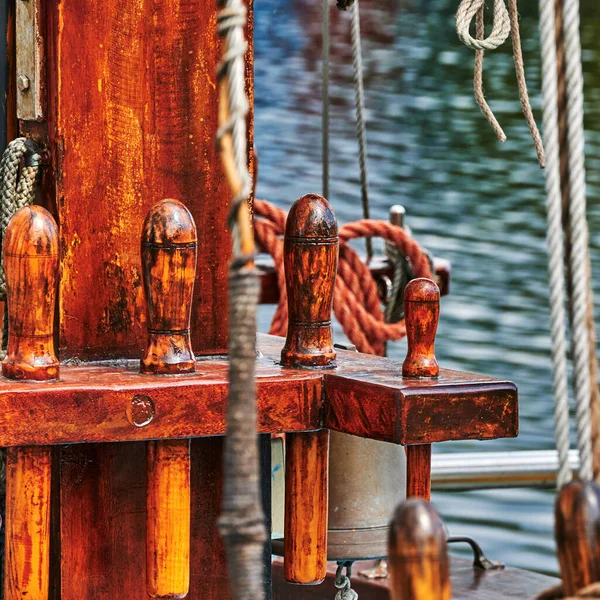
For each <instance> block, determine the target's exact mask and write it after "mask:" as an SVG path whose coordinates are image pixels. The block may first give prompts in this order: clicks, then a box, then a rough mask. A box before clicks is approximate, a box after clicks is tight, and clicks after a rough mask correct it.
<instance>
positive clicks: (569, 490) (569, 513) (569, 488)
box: [554, 479, 600, 597]
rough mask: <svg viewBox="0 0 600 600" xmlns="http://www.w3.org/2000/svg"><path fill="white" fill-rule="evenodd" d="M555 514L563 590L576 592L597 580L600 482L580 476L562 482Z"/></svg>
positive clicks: (599, 568)
mask: <svg viewBox="0 0 600 600" xmlns="http://www.w3.org/2000/svg"><path fill="white" fill-rule="evenodd" d="M554 518H555V526H554V532H555V537H556V544H557V547H558V561H559V563H560V573H561V575H562V580H563V588H564V594H565V597H566V596H576V595H577V592H578V591H579V590H580V589H582V588H583V587H585V586H587V585H590V584H591V583H595V582H596V581H600V486H598V484H596V483H594V482H592V481H581V480H579V479H576V480H574V481H571V482H570V483H568V484H567V485H565V486H564V487H563V488H562V490H561V491H560V493H559V494H558V497H557V499H556V504H555V506H554Z"/></svg>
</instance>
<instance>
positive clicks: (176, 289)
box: [140, 199, 198, 375]
mask: <svg viewBox="0 0 600 600" xmlns="http://www.w3.org/2000/svg"><path fill="white" fill-rule="evenodd" d="M197 249H198V243H197V233H196V225H195V224H194V219H193V218H192V215H191V214H190V212H189V211H188V210H187V208H186V207H185V206H184V205H183V204H182V203H181V202H179V201H178V200H171V199H167V200H161V201H160V202H158V203H157V204H155V205H154V206H153V207H152V208H151V209H150V212H149V213H148V215H147V216H146V220H145V221H144V227H143V230H142V275H143V280H144V291H145V295H146V300H147V304H148V309H147V319H148V321H147V322H148V343H147V344H146V349H145V351H144V356H143V358H142V360H141V363H140V370H141V372H142V373H154V374H163V375H176V374H179V373H193V372H194V371H195V370H196V360H195V358H194V353H193V351H192V344H191V339H190V316H191V312H192V294H193V291H194V279H195V274H196V259H197Z"/></svg>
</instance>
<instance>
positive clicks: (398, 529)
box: [388, 499, 452, 600]
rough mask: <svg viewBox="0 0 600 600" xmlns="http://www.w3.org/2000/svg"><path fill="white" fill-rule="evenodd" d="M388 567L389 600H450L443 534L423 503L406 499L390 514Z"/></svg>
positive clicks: (436, 516) (438, 523)
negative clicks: (392, 514)
mask: <svg viewBox="0 0 600 600" xmlns="http://www.w3.org/2000/svg"><path fill="white" fill-rule="evenodd" d="M388 566H389V574H390V593H391V600H432V599H433V598H435V599H436V600H450V598H451V596H452V592H451V586H450V563H449V561H448V549H447V544H446V532H445V530H444V525H443V524H442V521H441V520H440V518H439V517H438V515H437V513H436V512H435V511H434V510H433V508H431V506H430V505H429V504H428V503H427V502H425V501H424V500H420V499H412V500H406V501H404V502H402V503H401V504H400V505H399V506H398V508H397V509H396V511H395V512H394V517H393V519H392V522H391V524H390V534H389V540H388Z"/></svg>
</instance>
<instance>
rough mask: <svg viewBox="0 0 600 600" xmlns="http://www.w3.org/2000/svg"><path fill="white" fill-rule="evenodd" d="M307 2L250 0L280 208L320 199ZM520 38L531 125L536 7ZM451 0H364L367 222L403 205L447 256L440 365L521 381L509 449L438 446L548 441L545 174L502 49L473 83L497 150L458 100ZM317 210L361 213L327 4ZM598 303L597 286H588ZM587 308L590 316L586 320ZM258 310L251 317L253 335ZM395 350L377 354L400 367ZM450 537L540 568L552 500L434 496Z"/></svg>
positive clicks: (348, 91)
mask: <svg viewBox="0 0 600 600" xmlns="http://www.w3.org/2000/svg"><path fill="white" fill-rule="evenodd" d="M319 4H320V3H319V2H314V1H310V2H309V1H307V0H305V1H298V2H290V3H287V2H280V1H278V0H256V34H255V38H256V145H257V148H258V152H259V155H260V160H261V173H260V181H259V186H258V192H259V194H260V195H261V196H262V197H266V198H268V199H269V200H271V201H273V202H275V203H277V204H278V205H279V206H282V207H288V206H289V205H290V204H291V203H292V202H293V201H294V200H295V199H296V198H298V197H299V196H300V195H302V194H304V193H307V192H311V191H318V190H320V188H321V169H320V143H321V142H320V140H321V130H320V127H321V120H320V62H319V58H320V45H321V40H320V7H319ZM520 4H521V6H520V12H521V36H522V40H523V52H524V57H525V65H526V71H527V79H528V83H529V88H530V92H531V98H532V105H533V108H534V112H535V114H536V117H537V118H538V121H541V114H540V109H541V104H540V102H541V101H540V95H539V87H540V81H539V77H540V75H539V71H540V64H539V62H540V61H539V55H538V52H539V47H538V22H537V2H534V1H532V0H530V1H525V0H522V2H521V3H520ZM456 6H457V2H456V1H455V0H402V1H394V0H386V1H385V2H384V1H381V0H362V2H361V16H362V30H363V38H364V39H363V52H364V67H365V91H366V106H367V111H368V112H367V114H368V126H369V129H368V145H369V161H370V162H369V166H370V186H371V202H372V213H373V214H374V216H375V217H377V218H387V211H388V208H389V206H390V205H391V204H393V203H397V202H399V203H402V204H404V205H405V206H406V208H407V211H408V215H409V222H410V225H411V226H412V228H413V230H414V232H415V234H416V235H417V236H418V238H419V240H420V241H421V242H422V243H424V244H425V245H426V246H427V247H428V248H430V249H431V250H432V251H434V252H435V253H436V254H438V255H440V256H444V257H446V258H448V259H450V260H451V261H452V265H453V282H452V294H451V295H450V296H449V297H448V298H445V299H444V300H443V304H442V316H441V322H440V328H439V333H438V344H437V353H438V358H439V359H440V362H441V364H443V365H444V366H446V367H450V368H457V369H462V370H470V371H475V372H481V373H486V374H490V375H494V376H497V377H504V378H509V379H512V380H513V381H515V382H516V383H517V385H518V386H519V391H520V398H521V404H520V412H521V421H520V428H521V433H520V436H519V438H518V439H516V440H508V441H507V440H505V441H502V440H498V441H493V442H481V443H480V442H461V443H455V444H446V445H443V444H442V445H439V446H438V448H437V451H455V450H473V449H474V448H477V449H478V450H481V451H485V450H499V449H507V450H508V449H513V450H518V449H543V448H551V447H553V445H554V438H553V425H552V399H551V371H550V355H549V334H548V327H549V322H548V319H549V317H548V308H547V274H546V268H547V267H546V254H545V241H544V240H545V216H544V192H543V173H542V172H541V171H540V169H539V167H538V166H537V163H536V158H535V151H534V148H533V144H532V142H531V138H530V136H529V131H528V129H527V125H526V123H525V121H524V119H523V117H522V114H521V113H520V105H519V100H518V93H517V85H516V81H515V75H514V68H513V63H512V56H511V52H510V48H509V46H508V45H506V47H505V48H502V49H500V50H498V51H496V52H494V53H491V54H490V55H489V56H486V59H485V63H484V68H485V73H484V82H485V90H486V94H487V97H488V99H489V102H490V105H491V107H492V108H493V110H494V112H495V113H496V115H497V117H498V120H499V121H500V123H501V125H502V126H503V128H504V130H505V132H506V134H507V136H508V141H507V142H506V143H505V144H499V143H498V142H497V141H496V140H495V137H494V134H493V132H492V131H491V129H490V127H489V125H488V124H487V122H486V121H485V119H484V118H483V117H482V116H481V114H480V113H479V110H478V109H477V107H476V105H475V103H474V100H473V97H472V68H473V53H472V52H471V51H470V50H468V49H467V48H465V47H464V46H462V45H461V44H460V43H459V42H458V40H457V38H456V35H455V32H454V27H453V13H454V11H455V9H456ZM331 16H332V66H331V73H332V82H331V105H332V107H331V118H332V124H331V156H332V166H331V175H332V178H331V184H330V188H331V198H330V199H331V201H332V202H333V205H334V208H335V209H336V212H337V215H338V218H339V220H340V221H341V222H345V221H349V220H353V219H355V218H358V217H359V216H360V188H359V180H358V177H359V175H358V160H357V147H356V141H355V137H354V120H353V119H354V116H353V111H354V104H353V102H354V96H353V89H352V63H351V54H350V33H349V32H350V15H349V14H346V13H340V12H339V11H337V10H335V9H332V13H331ZM599 19H600V4H599V3H598V2H595V1H594V0H583V1H582V43H583V46H584V52H583V60H584V71H585V98H586V105H585V108H586V128H587V133H586V142H587V150H588V159H587V177H588V184H589V188H588V198H589V219H590V231H591V243H592V252H593V254H592V259H593V261H594V262H595V263H597V259H598V253H599V240H598V234H597V232H598V226H599V225H600V206H599V203H598V201H597V199H598V195H599V193H600V152H599V151H598V150H599V148H600V71H599V69H598V66H597V65H598V64H600V40H599V36H598V34H597V24H598V22H599ZM595 283H596V286H595V287H596V299H597V300H598V298H599V297H600V288H599V287H598V286H599V285H600V280H598V278H596V282H595ZM597 313H598V311H597ZM266 319H267V314H266V313H264V314H263V319H262V320H263V326H265V325H266ZM403 353H404V347H403V345H402V344H397V345H394V346H393V347H392V348H391V354H392V356H394V357H395V358H402V357H403ZM434 501H435V503H436V504H437V506H438V508H439V509H440V510H441V512H442V514H443V515H444V517H445V519H446V521H447V522H448V523H449V527H450V530H451V532H452V533H455V534H458V533H465V534H471V535H473V536H475V537H476V538H477V539H478V540H479V541H480V543H481V544H482V545H483V547H484V549H485V550H486V552H488V554H489V555H490V557H491V558H493V559H495V560H502V561H505V562H507V563H509V564H513V565H517V566H522V567H525V568H534V569H537V570H541V571H547V572H548V571H550V572H551V571H554V570H555V569H556V562H555V560H554V558H553V542H552V515H551V506H552V495H551V494H550V493H549V492H543V491H536V490H528V491H523V490H506V491H502V492H498V491H497V490H494V491H490V492H476V493H475V492H474V493H470V494H435V495H434Z"/></svg>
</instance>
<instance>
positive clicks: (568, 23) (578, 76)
mask: <svg viewBox="0 0 600 600" xmlns="http://www.w3.org/2000/svg"><path fill="white" fill-rule="evenodd" d="M563 7H564V12H563V32H564V40H565V75H566V83H567V131H568V145H569V189H570V202H569V228H570V233H571V252H570V265H569V266H570V270H571V276H572V289H571V310H572V323H571V336H572V343H571V347H572V352H573V388H574V394H575V403H576V420H577V445H578V447H579V453H580V460H581V471H580V474H581V476H582V477H583V478H586V479H591V477H592V453H591V421H590V367H589V337H588V328H587V299H588V294H589V286H590V281H589V278H588V270H587V264H588V260H589V254H588V238H589V233H588V226H587V218H586V191H585V167H584V137H583V76H582V73H581V44H580V39H579V0H565V2H564V4H563Z"/></svg>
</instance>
